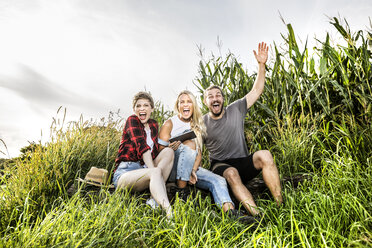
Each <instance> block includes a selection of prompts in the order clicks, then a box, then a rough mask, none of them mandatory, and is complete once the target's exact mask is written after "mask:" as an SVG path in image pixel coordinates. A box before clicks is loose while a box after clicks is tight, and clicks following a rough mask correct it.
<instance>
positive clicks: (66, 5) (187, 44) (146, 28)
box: [0, 0, 372, 157]
mask: <svg viewBox="0 0 372 248" xmlns="http://www.w3.org/2000/svg"><path fill="white" fill-rule="evenodd" d="M279 12H280V13H281V15H282V16H283V18H284V19H285V21H286V22H287V23H291V24H292V25H293V27H294V29H295V33H296V34H297V36H298V38H300V39H302V40H305V39H306V37H308V38H309V41H310V42H313V40H314V39H313V38H314V36H315V35H316V37H324V35H325V32H326V30H328V31H330V33H331V34H332V33H335V32H334V31H333V28H332V27H331V25H330V24H329V22H328V21H329V20H328V18H327V16H330V17H332V16H338V15H340V16H342V17H345V18H346V19H347V21H348V22H349V24H350V26H351V28H352V29H353V30H359V29H362V30H366V29H367V27H368V25H369V19H368V17H370V16H371V13H372V1H370V0H355V1H350V0H348V1H346V0H334V1H326V0H323V1H300V0H285V1H275V0H266V1H265V0H262V1H247V0H246V1H244V0H230V1H228V0H225V1H224V0H218V1H207V0H180V1H176V0H158V1H150V0H148V1H143V0H132V1H129V0H128V1H126V0H70V1H68V0H66V1H54V0H34V1H30V0H23V1H18V0H0V139H1V140H3V141H4V142H5V143H6V145H7V147H8V151H9V156H10V157H14V156H17V155H19V149H20V148H21V147H23V146H26V145H28V141H36V142H38V141H39V140H41V141H42V142H46V141H47V140H48V137H49V127H50V125H51V123H52V118H53V117H55V116H56V112H57V110H58V108H59V107H60V106H63V107H64V108H67V120H78V118H79V116H80V114H83V116H84V119H90V118H93V119H99V118H100V117H107V115H108V113H109V111H116V110H118V109H121V113H122V115H123V116H126V115H129V114H131V98H132V96H133V95H134V94H135V93H136V92H137V91H140V90H144V89H146V90H148V91H150V92H151V93H152V95H153V97H154V98H155V100H160V101H162V102H163V103H164V104H165V106H172V105H173V103H174V101H175V97H176V95H177V93H178V92H179V91H181V90H183V89H189V90H192V91H193V92H195V93H196V92H197V91H196V89H195V87H194V86H193V84H192V82H193V80H194V79H195V78H196V76H197V73H198V62H199V60H200V57H199V56H198V45H201V46H202V47H203V48H204V50H205V53H206V54H210V53H211V52H213V53H218V49H217V46H216V42H217V37H219V38H220V40H221V41H222V44H223V46H222V53H223V54H225V53H227V52H228V51H231V52H233V53H234V54H235V55H237V56H238V57H239V58H240V61H241V62H242V63H243V64H244V66H245V67H246V68H248V70H251V71H254V70H255V68H256V67H255V66H256V62H255V59H254V56H253V52H252V50H253V49H256V47H257V44H258V43H259V42H260V41H265V42H267V43H268V44H273V42H274V41H275V42H276V43H277V44H278V43H281V42H282V39H281V36H280V33H285V32H286V27H285V25H284V24H283V23H282V21H281V19H280V14H279ZM169 108H170V107H169ZM59 116H60V117H61V115H59ZM41 131H42V135H41ZM0 151H2V152H4V153H6V155H4V154H0V157H8V153H7V152H6V149H5V147H4V145H3V144H2V143H1V141H0Z"/></svg>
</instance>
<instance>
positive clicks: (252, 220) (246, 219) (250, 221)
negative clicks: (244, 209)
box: [226, 209, 261, 226]
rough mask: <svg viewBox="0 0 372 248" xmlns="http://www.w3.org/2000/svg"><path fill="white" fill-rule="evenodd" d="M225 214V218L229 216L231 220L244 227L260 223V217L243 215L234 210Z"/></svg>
mask: <svg viewBox="0 0 372 248" xmlns="http://www.w3.org/2000/svg"><path fill="white" fill-rule="evenodd" d="M226 213H227V216H229V217H230V218H231V219H234V220H237V221H239V222H241V223H243V224H246V225H255V226H256V225H258V223H260V221H261V217H259V216H258V215H256V216H250V215H244V214H242V213H241V212H240V211H239V210H236V209H229V210H228V211H227V212H226Z"/></svg>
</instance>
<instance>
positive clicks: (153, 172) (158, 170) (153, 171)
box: [149, 167, 162, 178]
mask: <svg viewBox="0 0 372 248" xmlns="http://www.w3.org/2000/svg"><path fill="white" fill-rule="evenodd" d="M149 170H150V175H151V178H155V177H161V176H162V173H161V168H159V167H155V168H151V169H149Z"/></svg>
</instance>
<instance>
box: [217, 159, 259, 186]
mask: <svg viewBox="0 0 372 248" xmlns="http://www.w3.org/2000/svg"><path fill="white" fill-rule="evenodd" d="M253 154H254V153H252V154H250V155H248V157H243V158H232V159H227V160H223V161H218V160H212V161H211V168H212V172H213V173H216V174H217V175H220V176H223V173H224V171H225V170H226V169H227V168H229V167H234V168H236V169H237V170H238V172H239V175H240V178H241V179H242V182H243V183H244V184H246V183H247V182H248V181H249V180H252V179H253V178H255V177H256V176H257V175H258V174H260V172H261V171H260V170H257V169H256V168H255V167H254V165H253Z"/></svg>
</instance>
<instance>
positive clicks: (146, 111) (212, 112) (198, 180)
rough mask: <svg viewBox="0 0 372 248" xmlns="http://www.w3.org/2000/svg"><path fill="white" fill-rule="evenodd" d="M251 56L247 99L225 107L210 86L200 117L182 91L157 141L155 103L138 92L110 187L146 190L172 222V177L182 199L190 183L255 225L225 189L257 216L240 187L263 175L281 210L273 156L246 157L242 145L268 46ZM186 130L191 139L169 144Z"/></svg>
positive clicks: (191, 98) (262, 79) (259, 90)
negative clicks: (254, 66)
mask: <svg viewBox="0 0 372 248" xmlns="http://www.w3.org/2000/svg"><path fill="white" fill-rule="evenodd" d="M254 55H255V57H256V60H257V62H258V66H259V71H258V74H257V78H256V81H255V83H254V85H253V88H252V90H251V91H250V92H249V93H248V94H247V95H246V96H244V97H243V98H241V99H239V100H237V101H235V102H233V103H231V104H230V105H228V106H227V107H226V108H225V107H224V95H223V91H222V90H221V89H220V88H219V87H218V86H215V85H212V86H211V87H209V88H208V89H206V90H205V92H204V104H205V105H206V106H207V107H208V109H209V113H207V114H206V115H204V116H202V114H201V111H200V109H199V107H198V104H197V102H196V99H195V97H194V95H193V94H192V93H191V92H190V91H187V90H185V91H182V92H181V93H180V94H179V95H178V97H177V100H176V103H175V112H176V113H177V114H176V115H174V116H173V117H171V118H170V119H168V120H167V121H165V122H164V124H163V126H162V127H161V129H160V133H159V137H158V124H157V122H156V121H155V120H153V119H151V118H150V116H151V113H152V112H153V110H154V101H153V99H152V97H151V96H150V95H149V94H148V93H146V92H139V93H137V94H136V95H135V96H134V99H133V110H134V115H131V116H130V117H129V118H128V119H127V120H126V123H125V126H124V130H123V135H122V139H121V143H120V146H119V151H118V156H117V159H116V166H115V169H114V175H113V183H114V186H115V187H116V188H117V189H119V188H130V189H133V190H135V191H142V190H145V189H147V188H149V189H150V193H151V198H150V201H151V200H153V201H154V202H156V204H155V203H154V204H155V205H160V206H161V207H162V208H163V209H164V210H165V211H166V213H167V216H168V217H170V216H172V210H171V206H170V203H169V199H168V197H167V192H166V187H165V183H166V181H167V180H168V177H169V176H170V177H169V181H171V182H174V181H176V184H177V191H178V196H179V197H180V198H181V199H183V200H185V201H186V200H187V198H188V195H189V192H188V191H187V189H186V186H187V184H188V183H189V184H194V185H195V186H196V187H198V188H201V189H204V190H208V191H210V192H211V193H212V196H213V199H214V202H215V203H216V205H217V206H219V207H220V208H222V210H223V211H224V212H227V213H228V215H229V216H230V217H234V218H237V219H238V220H240V221H243V222H249V223H252V222H257V218H254V217H252V216H244V215H242V214H241V213H240V211H237V210H235V207H234V204H233V201H232V200H231V198H230V195H229V191H228V186H227V185H229V187H230V189H231V190H232V192H233V194H234V196H235V198H236V199H237V200H238V201H239V202H240V203H241V204H242V205H243V206H244V207H245V208H246V210H247V211H248V212H249V213H251V214H252V215H253V216H257V215H258V214H259V210H258V208H257V206H256V204H255V202H254V199H253V197H252V195H251V193H250V192H249V191H248V189H247V188H246V187H245V185H244V184H246V183H247V182H248V181H249V180H251V179H252V178H254V177H255V176H257V175H258V174H259V173H260V172H261V171H262V175H263V179H264V181H265V183H266V185H267V186H268V188H269V189H270V191H271V193H272V194H273V196H274V198H275V200H276V202H277V204H278V205H280V204H281V203H282V201H283V200H282V195H281V186H280V181H279V173H278V170H277V168H276V166H275V164H274V160H273V157H272V155H271V153H270V152H269V151H267V150H264V151H257V152H255V153H253V154H249V153H248V149H247V145H246V143H245V137H244V119H245V116H246V114H247V112H248V109H249V108H250V107H251V106H252V105H253V104H254V103H255V102H256V101H257V100H258V98H259V97H260V95H261V94H262V92H263V89H264V85H265V63H266V61H267V57H268V47H267V45H266V44H265V43H263V42H262V43H260V44H259V46H258V51H257V52H256V51H254ZM188 131H193V132H194V133H195V138H193V139H187V140H184V141H182V142H181V141H173V142H169V140H170V139H171V138H172V137H174V136H178V135H180V134H182V133H184V132H188ZM203 143H204V144H205V146H206V148H207V149H208V151H209V157H210V161H211V170H212V171H210V170H207V169H205V168H202V167H200V164H201V160H202V154H201V151H202V147H203ZM226 181H227V183H228V184H227V183H226ZM154 204H151V205H154Z"/></svg>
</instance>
